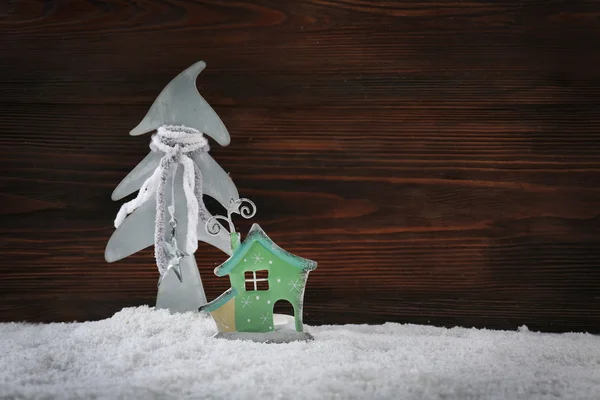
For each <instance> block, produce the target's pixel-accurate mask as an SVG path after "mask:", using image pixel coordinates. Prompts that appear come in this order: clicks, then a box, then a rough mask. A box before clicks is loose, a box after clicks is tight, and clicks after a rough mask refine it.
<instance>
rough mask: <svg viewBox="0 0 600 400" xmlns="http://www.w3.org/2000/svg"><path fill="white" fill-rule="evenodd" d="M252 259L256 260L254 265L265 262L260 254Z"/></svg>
mask: <svg viewBox="0 0 600 400" xmlns="http://www.w3.org/2000/svg"><path fill="white" fill-rule="evenodd" d="M252 258H253V259H254V264H257V263H260V262H262V260H263V258H262V257H261V256H260V253H258V254H256V253H254V256H253V257H252Z"/></svg>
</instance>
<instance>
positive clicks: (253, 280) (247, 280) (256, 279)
mask: <svg viewBox="0 0 600 400" xmlns="http://www.w3.org/2000/svg"><path fill="white" fill-rule="evenodd" d="M259 271H267V277H266V278H257V277H256V271H252V279H246V272H250V271H246V272H244V287H245V285H246V282H254V291H255V292H256V291H258V287H257V286H256V283H257V282H264V281H267V282H268V281H269V270H267V269H261V270H259ZM247 291H248V290H247Z"/></svg>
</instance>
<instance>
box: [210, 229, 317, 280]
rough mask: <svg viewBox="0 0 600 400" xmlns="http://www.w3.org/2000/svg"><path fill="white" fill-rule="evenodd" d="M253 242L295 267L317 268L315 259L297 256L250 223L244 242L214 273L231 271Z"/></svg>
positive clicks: (220, 274)
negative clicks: (250, 226)
mask: <svg viewBox="0 0 600 400" xmlns="http://www.w3.org/2000/svg"><path fill="white" fill-rule="evenodd" d="M255 242H259V243H260V244H262V245H263V246H264V247H265V248H267V249H269V250H270V251H271V252H272V253H273V254H274V255H276V256H277V257H279V258H281V259H282V260H283V261H285V262H286V263H288V264H290V265H292V266H294V267H296V268H299V269H302V270H304V271H312V270H314V269H315V268H317V263H316V262H315V261H312V260H309V259H306V258H302V257H299V256H297V255H295V254H292V253H290V252H288V251H286V250H284V249H282V248H281V247H279V246H278V245H277V244H276V243H275V242H274V241H273V240H271V238H269V237H268V236H267V234H266V233H265V232H264V231H263V230H262V228H261V227H260V226H259V225H258V224H254V225H252V228H250V231H249V232H248V235H247V236H246V239H244V242H243V243H242V244H240V246H239V247H238V248H237V249H235V250H234V251H233V255H232V256H231V257H229V259H228V260H227V261H225V262H224V263H223V264H221V265H219V266H218V267H217V268H215V275H217V276H225V275H228V274H229V273H230V272H231V271H233V269H234V268H235V267H236V266H237V265H238V263H239V262H240V260H241V259H242V258H243V257H244V255H245V254H246V252H247V251H248V250H249V249H250V247H251V246H252V245H253V244H254V243H255Z"/></svg>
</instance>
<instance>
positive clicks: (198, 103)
mask: <svg viewBox="0 0 600 400" xmlns="http://www.w3.org/2000/svg"><path fill="white" fill-rule="evenodd" d="M205 67H206V64H205V63H204V62H202V61H200V62H197V63H195V64H194V65H192V66H190V67H189V68H188V69H186V70H185V71H183V72H182V73H180V74H179V75H178V76H177V77H175V78H174V79H173V80H172V81H171V82H170V83H169V84H168V85H167V86H166V87H165V88H164V89H163V91H162V92H161V93H160V95H159V96H158V98H157V99H156V100H155V101H154V104H152V106H151V108H150V110H149V111H148V113H147V115H146V116H145V117H144V119H143V120H142V121H141V122H140V123H139V125H138V126H136V127H135V128H134V129H133V130H132V131H131V132H130V135H132V136H139V135H143V134H145V133H148V132H152V131H155V130H156V131H157V133H156V134H154V135H153V137H152V139H153V140H152V143H153V145H151V151H150V153H149V154H148V155H147V156H146V157H145V158H144V159H143V160H142V161H141V162H140V163H139V164H138V165H137V166H136V167H135V168H134V169H133V170H132V171H131V172H130V173H129V174H128V175H127V176H126V177H125V178H124V179H123V180H122V181H121V182H120V183H119V185H118V186H117V188H116V189H115V190H114V192H113V193H112V199H113V200H115V201H116V200H121V199H123V198H124V197H126V196H128V195H130V194H132V193H134V192H136V191H138V197H137V198H136V199H134V200H139V201H137V202H136V203H135V204H133V205H132V206H131V207H129V208H131V209H130V210H125V211H124V214H128V215H127V216H126V217H125V218H124V220H123V215H120V216H118V217H117V220H118V219H119V218H120V219H121V220H120V221H119V222H117V220H116V222H115V225H116V226H117V229H116V230H115V231H114V233H113V235H112V236H111V238H110V239H109V241H108V244H107V246H106V250H105V259H106V261H107V262H109V263H112V262H115V261H118V260H121V259H123V258H125V257H128V256H130V255H132V254H134V253H136V252H138V251H140V250H142V249H145V248H147V247H149V246H152V245H154V247H155V255H156V260H157V265H158V267H159V271H160V272H161V277H160V279H159V285H158V294H157V299H156V307H157V308H165V309H169V310H171V311H173V312H186V311H197V310H198V307H200V306H202V305H204V304H206V295H205V293H204V288H203V286H202V280H201V278H200V274H199V271H198V266H197V264H196V259H195V254H194V253H193V252H194V251H195V248H194V247H193V245H191V244H190V242H192V241H193V243H195V245H196V247H197V246H198V241H199V242H204V243H207V244H208V245H211V246H214V247H217V248H219V249H220V250H222V251H223V252H225V253H226V254H229V255H230V254H231V247H230V237H229V235H228V234H227V231H226V230H225V229H221V230H220V234H218V235H216V236H213V235H210V234H208V233H207V232H206V228H205V226H206V221H207V220H208V219H210V218H211V217H212V216H211V215H210V214H209V213H208V211H206V209H205V208H204V203H203V201H202V195H203V194H206V195H208V196H211V197H212V198H214V199H215V200H217V201H218V202H219V203H221V204H222V205H223V206H224V207H225V208H227V207H228V206H229V205H230V204H231V202H232V201H235V200H238V199H239V195H238V191H237V188H236V186H235V184H234V183H233V181H232V180H231V178H230V177H229V175H228V174H227V173H226V172H225V171H224V170H223V169H222V168H221V167H220V166H219V164H217V162H216V161H215V160H214V159H213V158H212V157H211V156H210V155H209V154H208V152H207V148H208V147H207V146H203V145H202V144H203V143H206V141H205V139H202V133H203V134H205V135H207V136H209V137H211V138H212V139H214V140H215V141H216V142H217V143H219V144H220V145H222V146H227V145H228V144H229V142H230V136H229V132H228V131H227V129H226V128H225V125H224V124H223V122H222V121H221V119H220V118H219V116H218V115H217V114H216V113H215V111H214V110H213V109H212V108H211V107H210V105H208V103H207V102H206V101H205V100H204V99H203V98H202V96H201V95H200V93H198V90H197V89H196V79H197V77H198V75H199V74H200V72H202V70H203V69H204V68H205ZM161 132H163V135H162V136H161V135H160V133H161ZM187 133H190V134H195V135H190V136H188V135H187ZM157 135H158V137H157ZM192 137H194V138H200V139H199V140H200V141H202V140H204V142H202V143H201V142H199V141H198V140H196V141H193V140H188V141H186V140H187V139H188V138H192ZM192 142H193V143H192ZM165 146H166V147H165ZM169 146H170V147H169ZM186 146H188V148H193V151H189V152H187V153H186V152H185V151H182V149H185V148H186ZM189 146H192V147H189ZM193 146H195V147H193ZM161 150H162V151H161ZM190 160H191V161H190ZM192 162H193V164H194V165H192ZM188 167H189V168H188ZM157 170H158V171H159V173H157ZM190 171H191V172H190ZM194 172H195V175H194ZM190 176H191V177H192V178H190ZM190 179H192V180H193V181H194V182H195V185H194V183H192V182H190ZM152 189H153V190H152ZM191 190H193V192H190V191H191ZM190 193H191V194H190ZM157 196H158V197H157ZM130 203H133V201H132V202H130ZM198 203H199V204H198ZM128 204H129V203H128ZM126 205H127V204H126ZM126 205H124V207H123V208H127V207H125V206H126ZM194 207H196V208H194ZM123 208H122V210H123ZM190 210H191V211H190ZM195 213H197V214H198V215H196V214H195ZM157 216H158V217H157ZM196 217H197V220H196ZM192 223H194V224H195V225H196V226H195V227H189V229H188V224H192ZM158 239H161V240H160V243H159V240H158ZM196 239H197V241H196ZM163 242H164V243H163ZM186 243H187V244H188V245H187V246H188V247H187V251H186V249H185V248H183V249H182V248H181V246H182V245H185V244H186ZM178 246H179V247H178ZM190 248H191V251H189V249H190ZM161 266H162V267H161Z"/></svg>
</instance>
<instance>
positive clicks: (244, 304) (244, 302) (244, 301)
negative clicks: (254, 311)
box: [242, 296, 252, 308]
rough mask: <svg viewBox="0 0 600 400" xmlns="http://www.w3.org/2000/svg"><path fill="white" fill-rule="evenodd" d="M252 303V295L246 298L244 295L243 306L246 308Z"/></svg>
mask: <svg viewBox="0 0 600 400" xmlns="http://www.w3.org/2000/svg"><path fill="white" fill-rule="evenodd" d="M250 304H252V302H251V301H250V296H248V297H246V298H243V297H242V308H246V306H248V307H250Z"/></svg>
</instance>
